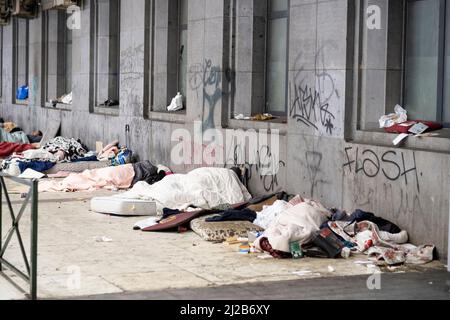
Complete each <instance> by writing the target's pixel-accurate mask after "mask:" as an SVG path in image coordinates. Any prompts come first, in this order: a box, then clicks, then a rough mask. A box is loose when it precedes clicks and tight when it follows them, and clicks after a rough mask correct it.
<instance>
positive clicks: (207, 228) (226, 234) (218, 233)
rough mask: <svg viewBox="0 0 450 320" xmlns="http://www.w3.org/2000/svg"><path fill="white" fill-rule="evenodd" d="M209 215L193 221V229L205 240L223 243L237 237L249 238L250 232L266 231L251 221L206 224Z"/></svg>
mask: <svg viewBox="0 0 450 320" xmlns="http://www.w3.org/2000/svg"><path fill="white" fill-rule="evenodd" d="M212 216H214V215H208V216H204V217H200V218H197V219H195V220H192V221H191V224H190V226H191V229H192V230H193V231H194V232H195V233H196V234H198V235H199V236H200V237H201V238H202V239H203V240H206V241H215V242H216V241H217V242H222V241H225V240H226V239H228V238H231V237H235V236H245V237H246V236H247V232H249V231H264V229H262V228H261V227H259V226H257V225H255V224H253V223H251V222H249V221H220V222H206V221H205V219H207V218H209V217H212Z"/></svg>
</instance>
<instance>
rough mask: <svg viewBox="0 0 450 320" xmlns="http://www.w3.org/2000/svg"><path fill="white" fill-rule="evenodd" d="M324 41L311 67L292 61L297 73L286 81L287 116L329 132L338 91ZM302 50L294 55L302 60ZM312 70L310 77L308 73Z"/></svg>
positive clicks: (322, 131) (332, 123)
mask: <svg viewBox="0 0 450 320" xmlns="http://www.w3.org/2000/svg"><path fill="white" fill-rule="evenodd" d="M326 46H331V47H334V46H333V45H332V44H326V45H323V46H322V47H321V48H319V50H318V51H317V53H316V55H315V68H314V71H307V68H305V66H302V65H300V66H298V62H296V63H295V64H294V68H295V69H296V70H298V71H297V73H296V74H295V75H294V77H293V79H292V80H291V81H290V83H289V116H290V117H291V118H292V119H294V120H295V121H297V122H298V123H300V124H302V125H304V126H306V127H308V128H313V129H314V130H315V131H319V132H321V133H324V134H328V135H330V136H332V135H333V133H334V132H335V130H336V129H337V128H336V126H337V124H336V114H335V112H336V111H335V110H336V109H337V108H338V107H339V106H338V105H337V101H338V100H339V99H340V94H339V91H338V88H337V85H336V82H335V79H334V77H333V76H332V75H331V73H330V72H329V71H328V69H327V68H326V63H325V50H324V49H325V48H326ZM302 58H303V54H302V53H300V55H299V56H298V57H297V59H296V61H301V60H302ZM311 72H312V75H313V76H312V77H310V75H311Z"/></svg>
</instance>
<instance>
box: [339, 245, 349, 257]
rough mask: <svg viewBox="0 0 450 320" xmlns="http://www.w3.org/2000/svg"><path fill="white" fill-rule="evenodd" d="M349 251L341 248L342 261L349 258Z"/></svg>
mask: <svg viewBox="0 0 450 320" xmlns="http://www.w3.org/2000/svg"><path fill="white" fill-rule="evenodd" d="M350 254H351V250H350V249H349V248H347V247H344V248H342V251H341V257H342V258H344V259H348V258H350Z"/></svg>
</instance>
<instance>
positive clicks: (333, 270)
mask: <svg viewBox="0 0 450 320" xmlns="http://www.w3.org/2000/svg"><path fill="white" fill-rule="evenodd" d="M335 271H336V269H335V268H333V267H332V266H328V272H330V273H333V272H335Z"/></svg>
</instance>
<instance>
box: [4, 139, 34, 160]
mask: <svg viewBox="0 0 450 320" xmlns="http://www.w3.org/2000/svg"><path fill="white" fill-rule="evenodd" d="M30 149H35V147H34V146H33V145H32V144H20V143H13V142H0V158H6V157H9V156H10V155H12V154H13V153H14V152H23V151H26V150H30Z"/></svg>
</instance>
